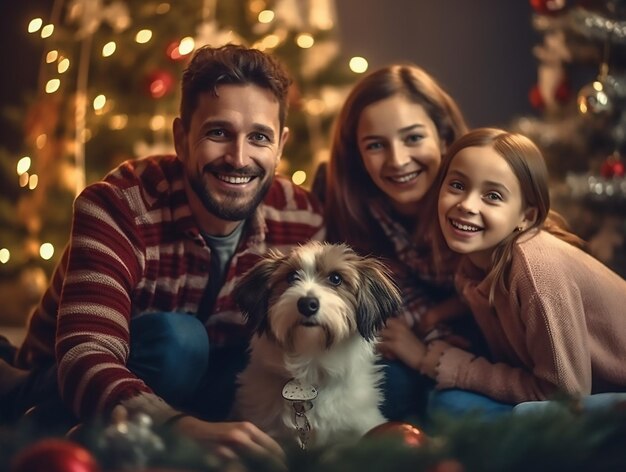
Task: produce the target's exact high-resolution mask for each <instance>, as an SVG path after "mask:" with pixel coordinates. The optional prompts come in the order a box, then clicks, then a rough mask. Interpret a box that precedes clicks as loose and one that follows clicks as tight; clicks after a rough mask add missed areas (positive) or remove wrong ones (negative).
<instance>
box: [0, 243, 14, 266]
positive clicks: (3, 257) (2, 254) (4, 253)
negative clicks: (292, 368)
mask: <svg viewBox="0 0 626 472" xmlns="http://www.w3.org/2000/svg"><path fill="white" fill-rule="evenodd" d="M9 259H11V251H9V250H8V249H7V248H6V247H3V248H2V249H0V263H2V264H6V263H7V262H9Z"/></svg>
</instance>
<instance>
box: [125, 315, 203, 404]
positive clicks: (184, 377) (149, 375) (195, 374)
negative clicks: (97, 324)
mask: <svg viewBox="0 0 626 472" xmlns="http://www.w3.org/2000/svg"><path fill="white" fill-rule="evenodd" d="M130 339H131V343H130V356H129V360H128V368H129V369H130V370H131V371H132V372H133V373H134V374H135V375H137V376H138V377H139V378H141V379H142V380H143V381H144V382H145V383H146V384H147V385H148V386H149V387H150V388H151V389H152V390H154V392H155V393H156V394H157V395H159V396H160V397H162V398H163V399H164V400H166V401H167V402H168V403H171V404H173V405H181V404H183V403H184V402H185V401H186V400H188V399H189V398H191V397H192V396H193V394H194V392H195V390H196V389H197V388H198V386H199V385H200V382H201V380H202V378H203V376H204V375H205V373H206V370H207V366H208V362H209V338H208V336H207V332H206V329H205V327H204V325H203V324H202V322H201V321H200V320H198V319H197V318H196V317H195V316H193V315H190V314H187V313H176V312H159V313H146V314H142V315H140V316H138V317H136V318H133V319H131V322H130Z"/></svg>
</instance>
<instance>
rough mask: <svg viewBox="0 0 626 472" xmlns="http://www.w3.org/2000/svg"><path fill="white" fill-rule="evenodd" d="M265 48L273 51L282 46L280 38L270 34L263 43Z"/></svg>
mask: <svg viewBox="0 0 626 472" xmlns="http://www.w3.org/2000/svg"><path fill="white" fill-rule="evenodd" d="M262 44H263V47H264V48H268V49H273V48H275V47H276V46H278V45H279V44H280V38H279V37H278V36H277V35H275V34H268V35H267V36H266V37H265V38H263V41H262Z"/></svg>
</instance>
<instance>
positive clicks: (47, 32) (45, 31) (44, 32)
mask: <svg viewBox="0 0 626 472" xmlns="http://www.w3.org/2000/svg"><path fill="white" fill-rule="evenodd" d="M52 33H54V25H46V26H44V27H43V28H41V37H42V38H44V39H45V38H49V37H50V36H52Z"/></svg>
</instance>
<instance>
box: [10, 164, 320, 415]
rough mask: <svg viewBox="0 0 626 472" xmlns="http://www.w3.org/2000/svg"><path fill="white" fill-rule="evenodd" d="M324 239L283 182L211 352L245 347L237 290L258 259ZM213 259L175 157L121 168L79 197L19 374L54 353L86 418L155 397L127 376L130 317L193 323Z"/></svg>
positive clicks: (220, 314) (233, 271) (257, 230)
mask: <svg viewBox="0 0 626 472" xmlns="http://www.w3.org/2000/svg"><path fill="white" fill-rule="evenodd" d="M323 236H324V234H323V220H322V216H321V212H320V210H319V206H318V204H317V203H316V201H314V200H312V199H311V198H310V196H309V194H308V193H307V192H306V191H305V190H303V189H302V188H300V187H297V186H295V185H293V184H291V182H289V181H288V180H286V179H284V178H281V177H276V178H275V180H274V183H273V185H272V187H271V189H270V191H269V192H268V194H267V196H266V198H265V200H264V202H263V203H262V204H261V205H260V206H259V208H258V209H257V212H256V214H255V215H254V217H252V218H251V219H250V221H248V222H247V227H246V228H245V229H244V235H243V236H242V240H241V242H240V244H239V247H238V249H237V251H236V253H235V254H234V256H233V258H232V261H231V263H230V266H229V268H228V272H227V276H226V282H225V284H224V286H223V287H222V288H221V291H220V293H219V295H218V298H217V301H216V303H215V307H214V310H213V313H211V314H210V316H209V317H208V320H207V322H206V326H207V331H208V333H209V338H210V340H211V343H212V344H214V345H216V344H217V345H220V344H229V343H233V342H241V339H242V337H243V336H245V334H246V333H245V330H244V325H243V318H242V316H241V313H240V312H239V310H238V309H237V307H236V305H235V301H234V300H233V298H232V297H231V292H232V289H233V286H234V284H235V282H236V281H237V279H238V277H240V276H241V275H242V274H243V273H244V272H246V271H247V270H248V269H249V268H250V267H252V266H253V265H254V264H255V263H256V262H257V261H258V260H259V258H260V256H261V255H262V254H264V253H265V252H266V251H267V250H268V249H270V248H275V249H279V250H280V249H282V250H288V249H289V248H290V247H292V246H294V245H297V244H299V243H303V242H306V241H307V240H309V239H321V238H322V237H323ZM210 258H211V254H210V249H209V247H208V246H207V245H206V243H205V241H204V239H203V238H202V236H201V235H200V231H199V228H198V225H197V224H196V222H195V221H194V217H193V216H192V214H191V210H190V207H189V204H188V201H187V196H186V193H185V190H184V187H183V169H182V166H181V164H180V162H179V161H178V159H176V157H175V156H159V157H150V158H145V159H139V160H133V161H128V162H125V163H124V164H122V165H121V166H120V167H118V168H117V169H115V170H114V171H113V172H111V173H110V174H109V175H108V176H107V177H105V178H104V180H103V181H101V182H97V183H95V184H93V185H90V186H89V187H87V188H86V189H85V190H84V191H83V192H82V193H81V195H80V196H79V197H78V198H77V199H76V201H75V204H74V220H73V227H72V233H71V237H70V243H69V245H68V248H67V249H66V250H65V252H64V254H63V256H62V258H61V261H60V263H59V265H58V267H57V269H56V271H55V273H54V275H53V278H52V282H51V285H50V287H49V288H48V290H47V291H46V293H45V294H44V296H43V298H42V301H41V303H40V305H39V306H38V307H37V309H36V310H35V312H34V314H33V316H32V318H31V320H30V324H29V329H28V334H27V337H26V339H25V341H24V344H23V345H22V346H21V348H20V350H19V352H18V357H17V361H18V365H20V366H21V367H34V366H36V365H38V364H42V363H45V362H51V361H53V359H54V356H55V351H56V359H57V362H58V368H59V386H60V389H61V393H62V396H63V398H64V401H65V402H66V403H67V404H68V405H69V406H71V407H72V409H73V411H74V412H75V413H76V414H77V415H79V417H83V416H90V415H93V414H94V413H98V412H102V411H104V410H108V409H109V408H110V407H112V406H114V405H115V404H117V403H120V402H125V401H128V400H129V399H132V398H133V397H141V396H144V397H146V398H150V397H154V395H153V394H152V392H151V391H150V389H149V387H148V386H147V385H145V384H144V383H143V382H142V381H141V380H140V379H138V378H137V377H135V376H134V375H133V374H132V373H131V372H130V371H129V370H128V369H127V368H126V361H127V359H128V356H129V329H128V326H129V320H130V318H131V317H133V316H136V315H139V314H142V313H150V312H157V311H176V312H183V313H189V314H190V316H195V315H196V313H197V310H198V306H199V304H200V300H201V298H202V295H203V292H204V289H205V287H206V285H207V282H208V275H209V264H210ZM144 400H145V399H144ZM153 400H154V398H153V399H152V400H150V401H153ZM144 403H145V401H144ZM157 403H158V402H157Z"/></svg>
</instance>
